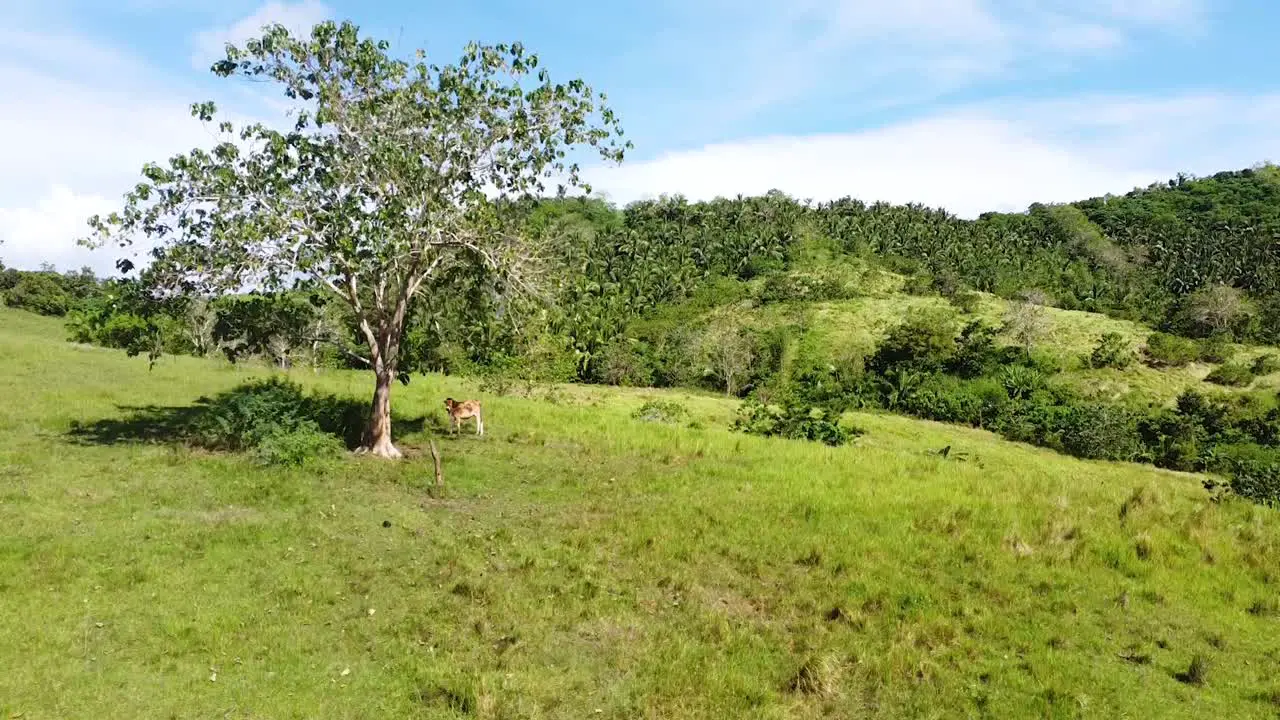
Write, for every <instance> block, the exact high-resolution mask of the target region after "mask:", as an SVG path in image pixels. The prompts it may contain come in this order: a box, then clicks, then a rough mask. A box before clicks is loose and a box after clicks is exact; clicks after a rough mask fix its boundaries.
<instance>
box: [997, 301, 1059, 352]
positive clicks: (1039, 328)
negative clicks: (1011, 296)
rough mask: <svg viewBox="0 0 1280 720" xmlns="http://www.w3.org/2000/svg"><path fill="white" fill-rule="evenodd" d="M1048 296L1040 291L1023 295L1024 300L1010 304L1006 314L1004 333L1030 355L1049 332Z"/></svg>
mask: <svg viewBox="0 0 1280 720" xmlns="http://www.w3.org/2000/svg"><path fill="white" fill-rule="evenodd" d="M1047 304H1048V296H1046V295H1045V294H1044V293H1043V292H1041V291H1039V290H1030V291H1027V292H1024V293H1022V298H1021V299H1019V300H1016V301H1014V302H1011V303H1009V307H1008V309H1006V310H1005V313H1004V331H1005V332H1007V333H1008V334H1009V336H1010V337H1011V338H1012V339H1013V341H1014V342H1015V343H1017V344H1018V345H1021V346H1022V348H1023V350H1025V351H1026V352H1027V353H1028V354H1030V352H1031V348H1032V347H1033V346H1034V345H1035V344H1036V342H1037V341H1038V340H1039V339H1040V338H1041V337H1042V336H1043V335H1044V334H1045V333H1046V332H1047V331H1048V329H1049V319H1048V317H1047V316H1046V314H1045V310H1044V308H1045V305H1047Z"/></svg>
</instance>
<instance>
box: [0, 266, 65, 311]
mask: <svg viewBox="0 0 1280 720" xmlns="http://www.w3.org/2000/svg"><path fill="white" fill-rule="evenodd" d="M59 280H60V278H59V277H58V275H57V274H55V273H50V272H29V273H23V274H22V275H21V276H20V279H19V280H18V282H17V284H16V285H14V287H13V288H12V289H11V290H9V292H8V293H7V294H6V295H5V298H4V301H5V304H6V305H8V306H9V307H15V308H22V309H23V310H30V311H31V312H34V313H39V314H41V315H66V314H67V310H69V309H70V308H71V302H72V298H71V296H69V295H67V292H66V290H64V289H63V288H62V283H61V282H59Z"/></svg>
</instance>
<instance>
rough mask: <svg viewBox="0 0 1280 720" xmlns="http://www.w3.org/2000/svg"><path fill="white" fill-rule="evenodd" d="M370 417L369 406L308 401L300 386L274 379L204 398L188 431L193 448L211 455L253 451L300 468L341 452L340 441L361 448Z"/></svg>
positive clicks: (324, 398)
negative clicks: (315, 458)
mask: <svg viewBox="0 0 1280 720" xmlns="http://www.w3.org/2000/svg"><path fill="white" fill-rule="evenodd" d="M365 413H366V408H365V407H364V404H363V403H356V402H355V401H349V400H340V399H337V398H333V397H330V396H311V397H308V396H307V395H304V394H303V392H302V388H301V386H299V385H298V384H297V383H294V382H292V381H290V380H286V379H283V378H279V377H273V378H270V379H267V380H258V381H253V382H249V383H245V384H244V385H241V386H239V387H237V388H235V389H233V390H230V391H228V392H226V393H223V394H221V395H219V396H217V397H216V398H213V399H212V400H209V399H206V398H202V399H201V401H200V403H199V404H198V406H197V412H196V413H194V415H193V417H192V418H191V420H190V422H189V423H188V424H187V427H186V428H184V431H185V434H186V436H187V437H188V439H189V440H190V441H191V442H192V443H193V444H195V445H198V446H201V447H205V448H208V449H211V450H230V451H252V452H253V453H254V454H255V455H256V456H257V457H258V458H259V459H260V460H263V461H267V462H283V463H288V464H298V463H299V462H301V460H302V459H305V458H306V457H311V456H324V455H328V454H331V453H332V452H335V451H337V450H339V449H341V447H342V444H341V443H340V442H339V439H338V438H342V439H343V440H346V441H347V444H348V445H355V444H357V443H358V442H359V440H360V433H361V432H362V430H363V427H364V421H365V418H364V416H365ZM322 438H327V439H322Z"/></svg>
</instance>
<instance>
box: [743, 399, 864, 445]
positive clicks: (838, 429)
mask: <svg viewBox="0 0 1280 720" xmlns="http://www.w3.org/2000/svg"><path fill="white" fill-rule="evenodd" d="M839 420H840V418H839V414H838V413H834V412H831V411H829V410H826V409H824V408H820V407H814V406H811V405H806V404H799V403H795V402H786V403H784V404H783V405H782V407H780V408H777V407H772V406H769V405H765V404H764V403H761V402H759V401H757V400H755V399H754V398H748V399H747V400H746V401H744V402H743V403H742V405H741V406H740V407H739V408H738V416H737V417H736V418H735V419H734V422H733V429H734V430H737V431H739V432H744V433H747V434H750V435H762V436H765V437H772V436H777V437H783V438H788V439H792V440H810V441H816V442H821V443H824V444H826V445H831V446H833V447H835V446H839V445H844V444H846V443H848V442H849V441H851V440H852V439H853V438H855V437H858V436H860V435H862V434H863V431H862V430H861V429H859V428H849V427H844V426H842V425H840V423H839Z"/></svg>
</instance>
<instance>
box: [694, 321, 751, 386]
mask: <svg viewBox="0 0 1280 720" xmlns="http://www.w3.org/2000/svg"><path fill="white" fill-rule="evenodd" d="M702 352H703V356H704V357H705V358H706V362H707V363H708V364H709V365H710V367H711V371H712V373H713V374H714V375H715V376H716V377H717V378H719V380H720V382H721V383H723V384H724V391H725V394H726V395H731V396H732V395H737V394H738V393H739V392H740V391H741V389H742V387H741V384H742V381H743V380H745V379H746V378H747V377H748V376H749V375H750V374H751V369H752V364H753V363H754V362H755V359H756V347H755V342H754V340H753V338H752V337H751V336H750V335H749V334H748V333H747V330H746V328H743V327H740V326H738V325H736V324H734V323H733V322H732V321H722V322H720V323H718V324H716V325H715V326H713V327H712V328H710V329H709V330H708V332H707V333H706V335H704V336H703V338H702Z"/></svg>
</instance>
